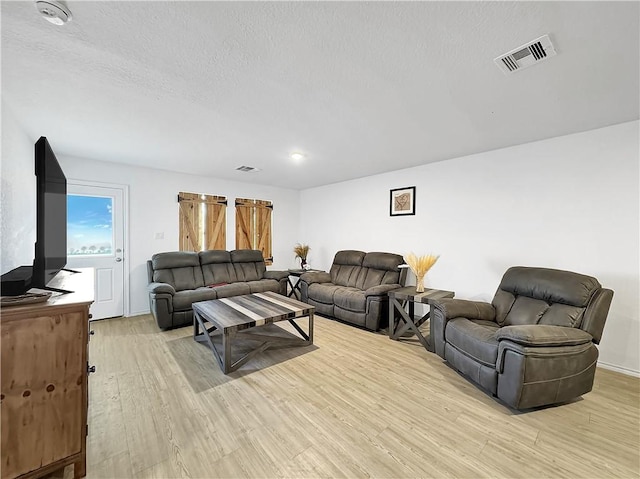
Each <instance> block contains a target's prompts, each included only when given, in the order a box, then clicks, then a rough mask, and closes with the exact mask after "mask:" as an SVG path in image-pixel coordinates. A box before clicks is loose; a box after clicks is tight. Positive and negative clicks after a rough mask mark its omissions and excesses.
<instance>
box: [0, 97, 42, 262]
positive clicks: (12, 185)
mask: <svg viewBox="0 0 640 479" xmlns="http://www.w3.org/2000/svg"><path fill="white" fill-rule="evenodd" d="M36 140H37V138H30V137H29V135H27V133H26V131H25V130H24V129H23V128H22V126H21V125H20V122H19V121H18V119H17V118H16V116H15V115H14V113H13V111H12V110H11V108H10V107H9V106H8V105H7V104H6V103H5V102H4V101H2V159H1V160H0V172H1V174H0V178H1V181H2V183H1V185H0V242H1V246H2V254H1V255H0V259H1V266H0V272H2V273H6V272H7V271H11V270H12V269H14V268H17V267H18V266H30V265H32V264H33V257H34V254H35V242H36V177H35V168H34V161H35V156H34V146H33V145H34V143H35V142H36Z"/></svg>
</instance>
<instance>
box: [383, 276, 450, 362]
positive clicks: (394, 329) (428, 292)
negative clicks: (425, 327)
mask: <svg viewBox="0 0 640 479" xmlns="http://www.w3.org/2000/svg"><path fill="white" fill-rule="evenodd" d="M454 296H455V293H454V292H453V291H444V290H441V289H428V288H427V289H425V290H424V292H422V293H418V292H416V287H415V286H407V287H405V288H399V289H394V290H392V291H389V337H390V338H391V339H395V340H396V341H397V340H399V339H401V338H403V337H411V336H413V335H414V334H415V335H416V337H417V338H418V341H420V344H422V345H423V346H424V348H425V349H426V350H427V351H431V352H433V346H432V344H431V342H430V341H429V339H431V338H430V337H429V339H427V338H425V337H424V336H423V335H422V333H421V332H420V329H419V328H420V326H421V325H422V324H424V322H425V321H426V320H427V319H429V317H430V316H431V306H429V310H427V312H426V313H425V314H424V315H423V316H420V317H416V316H415V314H414V310H415V303H423V304H430V302H431V301H433V300H438V299H444V298H453V297H454ZM407 306H408V308H407V309H408V310H409V311H408V312H407V311H405V307H407ZM396 312H397V313H399V314H396ZM396 316H397V317H398V322H397V324H396ZM429 326H431V325H429ZM409 331H411V334H407V333H408V332H409ZM429 336H431V335H429Z"/></svg>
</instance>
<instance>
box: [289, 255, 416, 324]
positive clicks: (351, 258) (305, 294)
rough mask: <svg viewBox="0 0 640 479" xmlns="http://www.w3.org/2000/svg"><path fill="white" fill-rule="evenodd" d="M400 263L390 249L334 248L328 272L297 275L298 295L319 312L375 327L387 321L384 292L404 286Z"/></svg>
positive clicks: (404, 277) (402, 269)
mask: <svg viewBox="0 0 640 479" xmlns="http://www.w3.org/2000/svg"><path fill="white" fill-rule="evenodd" d="M403 263H404V259H403V258H402V256H400V255H398V254H393V253H365V252H363V251H353V250H345V251H338V253H336V255H335V257H334V259H333V264H332V265H331V269H330V271H329V272H328V273H326V272H324V271H320V272H317V271H313V272H308V273H304V274H303V275H302V276H300V293H301V299H302V301H303V302H305V303H308V304H310V305H312V306H315V308H316V312H317V313H319V314H323V315H327V316H332V317H334V318H337V319H340V320H342V321H346V322H348V323H351V324H355V325H357V326H362V327H364V328H367V329H370V330H372V331H377V330H378V329H380V328H384V327H386V326H387V325H388V309H389V307H388V304H389V298H388V296H387V293H388V292H389V291H391V290H392V289H398V288H401V287H402V286H404V282H405V279H406V275H407V270H406V269H404V268H399V266H400V265H401V264H403Z"/></svg>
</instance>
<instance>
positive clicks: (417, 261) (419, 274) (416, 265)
mask: <svg viewBox="0 0 640 479" xmlns="http://www.w3.org/2000/svg"><path fill="white" fill-rule="evenodd" d="M439 257H440V255H435V254H427V255H424V256H416V255H415V254H413V253H409V254H408V255H407V256H405V258H404V260H405V261H406V262H407V264H408V265H409V268H411V271H413V274H415V275H416V292H418V293H422V292H424V275H425V274H427V271H429V270H430V269H431V267H432V266H433V265H434V264H435V263H436V261H438V258H439Z"/></svg>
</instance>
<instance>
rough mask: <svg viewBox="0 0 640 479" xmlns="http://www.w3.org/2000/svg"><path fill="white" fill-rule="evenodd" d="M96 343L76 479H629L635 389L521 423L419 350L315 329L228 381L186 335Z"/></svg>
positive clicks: (639, 429) (121, 336) (635, 436)
mask: <svg viewBox="0 0 640 479" xmlns="http://www.w3.org/2000/svg"><path fill="white" fill-rule="evenodd" d="M92 328H93V329H94V330H95V336H93V337H92V340H91V343H90V353H89V356H90V363H91V364H95V365H96V368H97V372H96V373H95V374H92V375H91V378H90V383H89V388H90V400H89V401H90V402H89V437H88V444H87V450H88V455H87V461H88V464H87V477H88V478H94V477H108V478H125V477H141V478H152V477H156V478H170V477H207V478H208V477H211V478H213V477H260V478H261V477H296V478H305V477H388V478H392V477H393V478H399V477H473V478H475V477H509V478H516V477H527V478H528V477H536V478H537V477H589V478H593V477H639V475H640V473H639V471H640V464H639V462H640V453H639V448H640V441H639V439H640V437H639V436H640V417H639V408H640V403H639V400H640V399H639V398H640V380H639V379H637V378H632V377H629V376H624V375H621V374H618V373H614V372H611V371H607V370H603V369H599V370H598V372H597V374H596V384H595V387H594V390H593V391H592V392H591V393H589V394H587V395H585V396H584V397H583V398H582V399H578V400H576V401H574V402H571V403H569V404H564V405H562V406H558V407H549V408H545V409H541V410H535V411H532V412H527V413H519V412H517V411H514V410H511V409H509V408H507V407H506V406H504V405H502V404H501V403H500V402H498V401H497V400H495V399H493V398H492V397H491V396H488V395H487V394H485V393H484V392H483V391H481V390H480V389H478V388H477V387H475V386H474V385H472V384H471V383H470V382H468V381H467V380H466V379H464V378H463V377H462V376H460V375H459V374H458V373H456V372H455V371H454V370H452V369H451V368H449V367H448V366H447V365H446V364H445V363H443V362H442V360H441V359H440V358H438V357H437V356H435V355H434V354H431V353H428V352H426V351H425V350H424V349H423V348H422V347H421V346H419V345H418V344H417V343H415V344H411V343H407V342H400V343H399V342H395V341H391V340H389V339H388V338H387V337H386V336H385V335H383V334H374V333H370V332H366V331H361V330H359V329H356V328H353V327H350V326H347V325H343V324H340V323H338V322H335V321H330V320H327V319H325V318H322V317H318V316H316V328H315V343H316V344H315V345H314V346H313V347H307V348H293V349H283V350H271V351H267V352H265V353H264V354H262V355H260V356H259V357H258V358H257V359H255V360H252V361H251V362H249V363H248V364H246V365H245V366H244V367H243V368H242V369H241V370H239V371H238V372H236V373H233V374H231V375H229V376H224V375H223V374H222V372H221V371H220V368H219V367H218V364H217V363H216V362H215V360H214V358H213V356H212V354H211V352H210V351H209V350H207V349H206V347H204V346H203V345H201V344H197V343H195V342H194V341H193V339H192V336H191V334H192V329H191V328H190V327H186V328H181V329H178V330H173V331H168V332H160V331H159V330H158V328H157V327H156V326H155V323H154V321H153V319H152V318H151V316H140V317H135V318H121V319H112V320H105V321H99V322H94V323H92ZM70 476H71V470H70V468H67V470H66V471H65V477H70Z"/></svg>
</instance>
